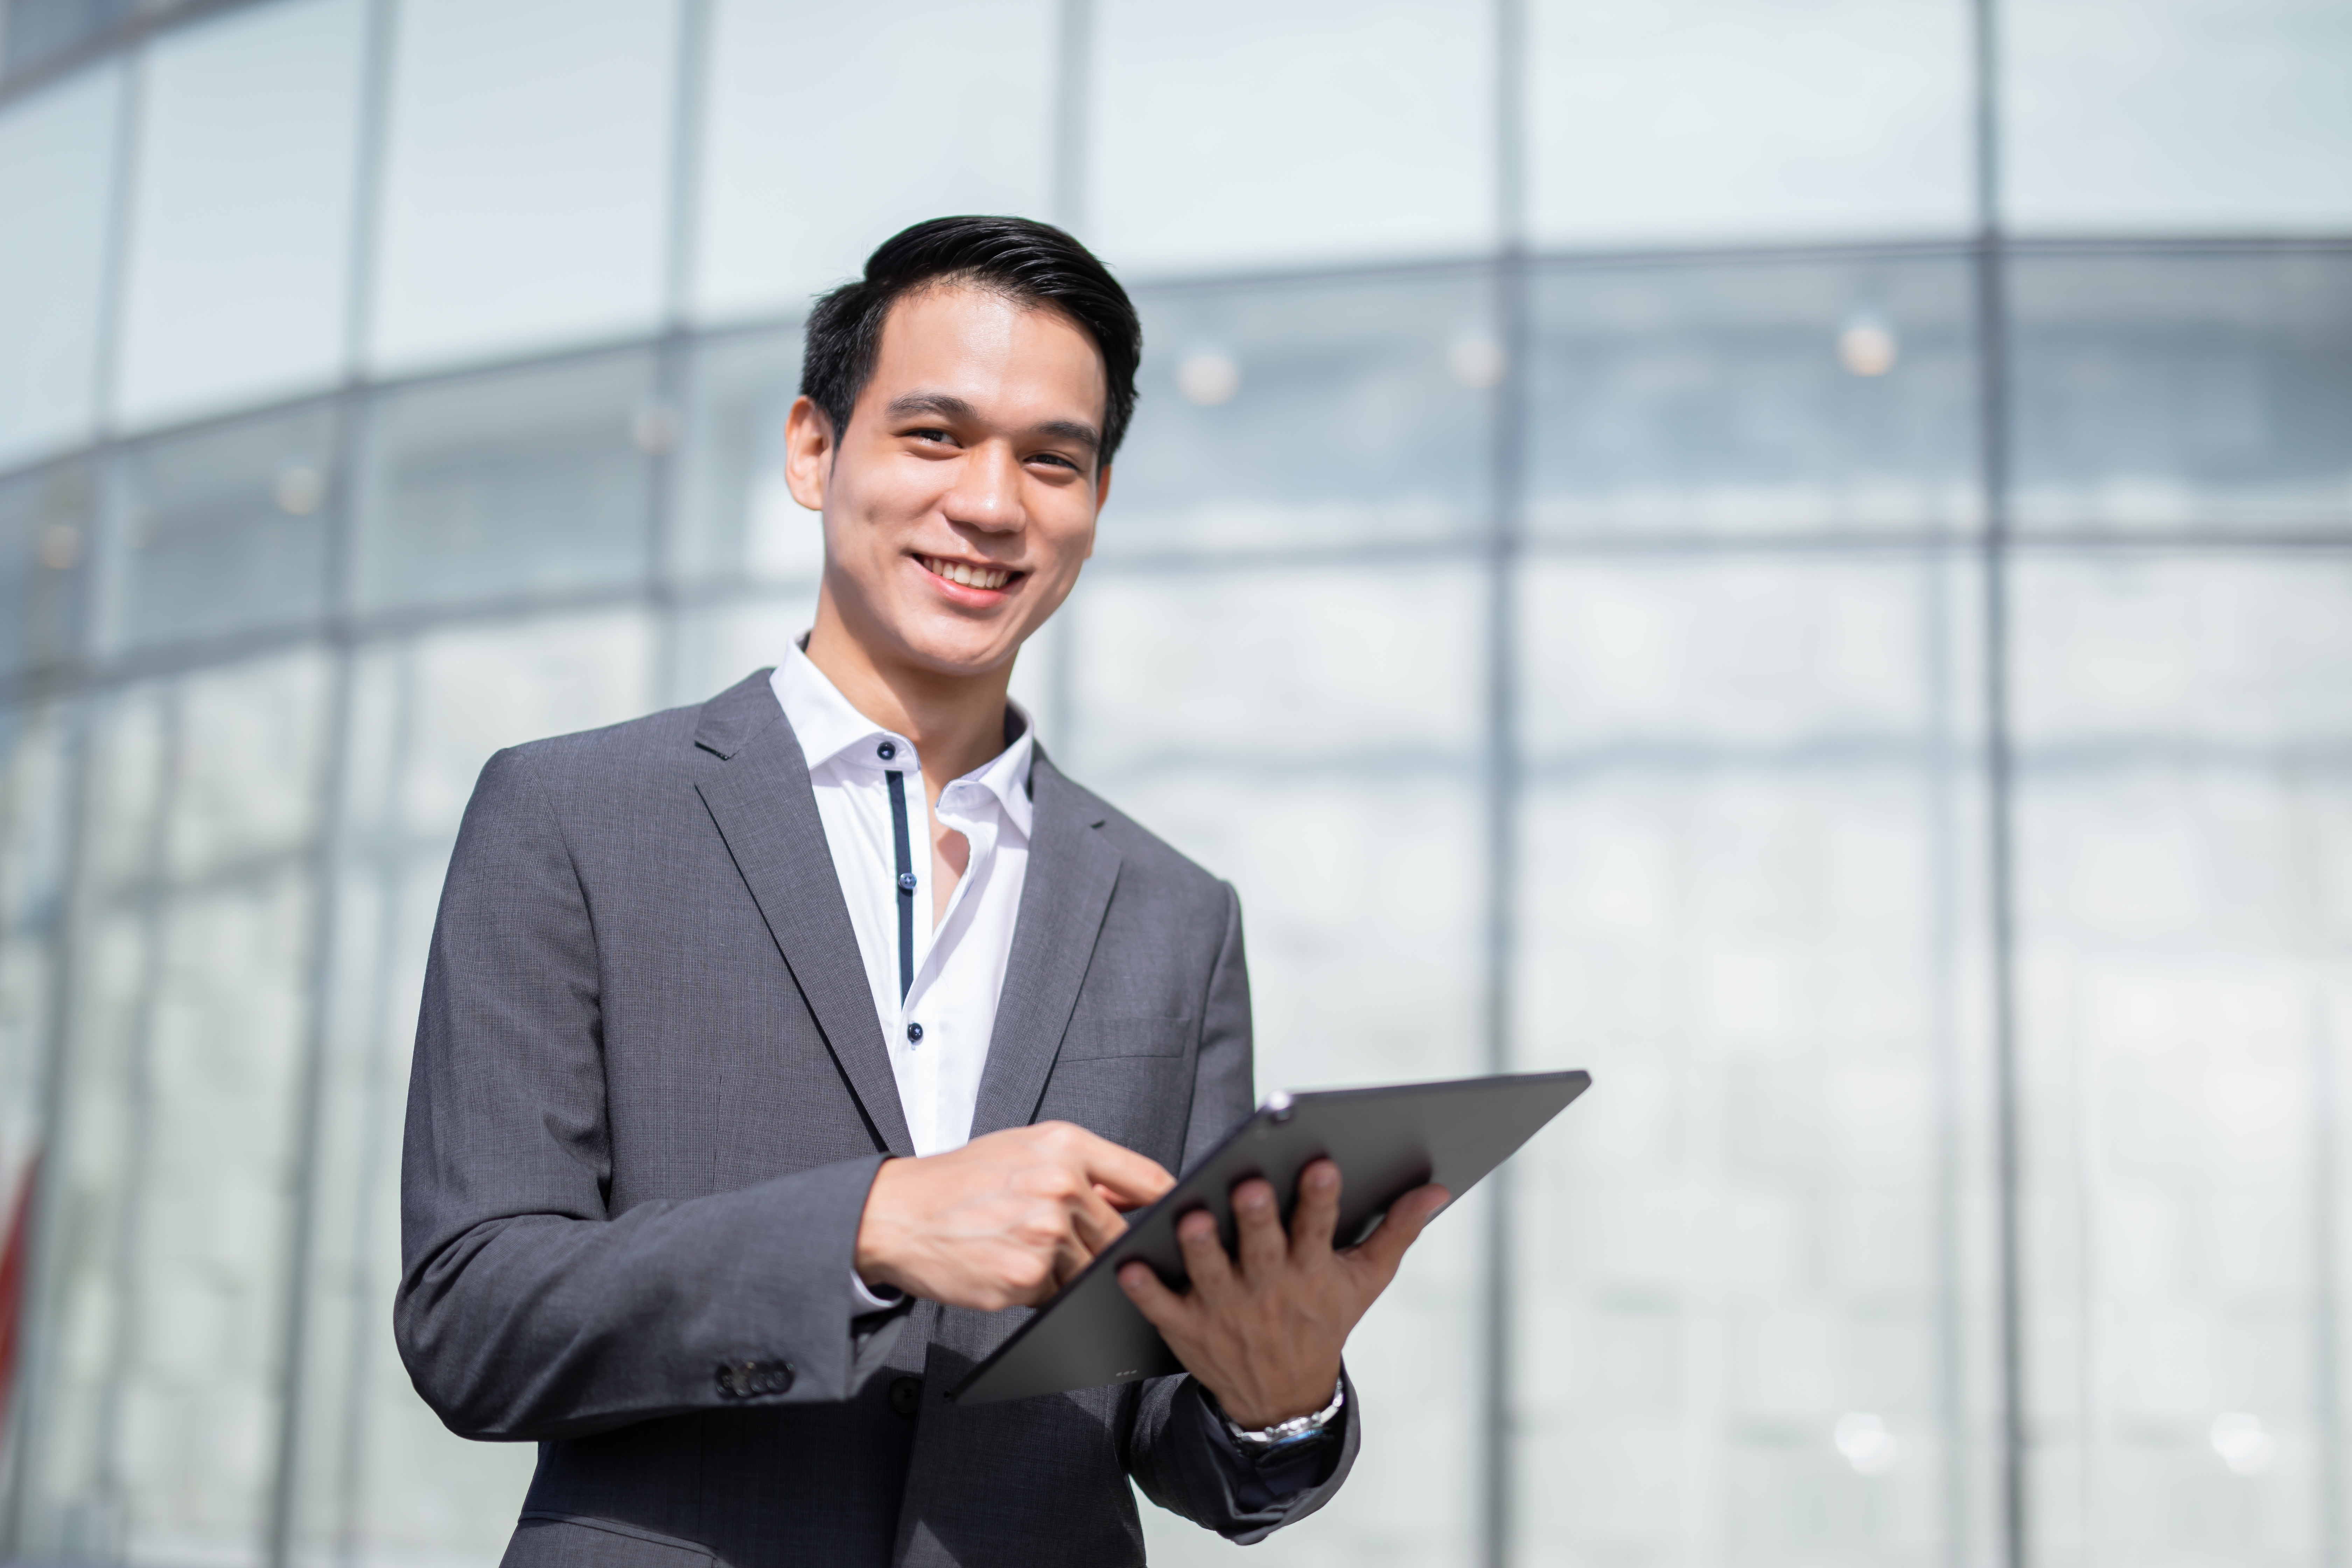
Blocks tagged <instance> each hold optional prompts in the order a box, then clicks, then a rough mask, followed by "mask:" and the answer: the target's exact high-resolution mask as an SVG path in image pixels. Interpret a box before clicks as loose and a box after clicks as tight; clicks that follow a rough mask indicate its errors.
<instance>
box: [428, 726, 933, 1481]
mask: <svg viewBox="0 0 2352 1568" xmlns="http://www.w3.org/2000/svg"><path fill="white" fill-rule="evenodd" d="M539 754H540V753H538V752H536V751H535V749H524V750H519V751H508V752H500V753H499V755H497V756H496V757H493V758H492V759H491V760H490V763H489V765H488V767H486V768H485V769H484V770H483V772H482V776H481V779H480V781H479V783H478V784H477V785H476V786H475V790H474V796H473V800H472V801H471V803H470V804H468V805H467V808H466V816H465V821H464V824H463V825H462V826H461V827H460V828H459V830H458V835H457V850H456V853H455V855H454V856H453V857H452V858H451V861H450V866H449V875H448V880H447V882H446V885H445V887H444V889H443V891H442V896H441V908H440V914H439V918H438V920H437V921H436V924H435V928H434V933H433V945H432V949H431V952H430V955H429V957H428V959H427V961H426V965H425V997H424V1004H423V1007H422V1009H421V1011H420V1013H419V1016H418V1019H417V1028H416V1055H415V1068H414V1069H413V1071H412V1073H411V1076H410V1079H409V1092H408V1126H407V1134H406V1139H405V1142H404V1146H403V1150H402V1157H401V1252H402V1258H401V1281H400V1287H399V1291H398V1295H397V1297H396V1299H395V1300H394V1315H393V1322H394V1335H395V1337H396V1339H397V1340H398V1342H399V1347H400V1353H401V1359H402V1361H403V1362H404V1363H405V1364H406V1366H407V1368H408V1373H409V1376H410V1378H411V1379H412V1380H414V1382H415V1385H416V1390H417V1392H418V1393H419V1394H422V1395H423V1396H424V1398H425V1403H426V1404H428V1405H431V1406H432V1407H433V1409H434V1411H435V1412H436V1414H437V1415H439V1416H440V1417H441V1419H442V1420H443V1421H444V1422H445V1423H446V1424H447V1426H449V1427H450V1429H451V1430H453V1431H455V1432H457V1433H458V1434H460V1435H461V1436H468V1437H484V1438H504V1439H516V1440H536V1439H541V1438H550V1437H562V1436H575V1435H579V1434H583V1433H588V1432H594V1431H599V1430H602V1429H604V1428H607V1427H612V1426H623V1425H625V1424H627V1423H630V1422H633V1421H639V1420H644V1419H646V1418H648V1417H651V1416H656V1415H673V1414H677V1413H679V1412H683V1411H688V1410H695V1409H701V1408H707V1407H710V1406H716V1405H743V1404H752V1405H758V1404H777V1403H801V1402H814V1401H824V1400H840V1399H845V1398H846V1397H848V1396H849V1395H850V1394H852V1393H854V1392H855V1391H856V1388H857V1386H858V1385H859V1384H861V1383H862V1382H863V1381H864V1378H865V1376H866V1374H867V1373H870V1372H871V1371H873V1369H874V1368H875V1367H876V1366H877V1365H879V1364H880V1363H881V1361H882V1359H883V1358H884V1357H885V1356H886V1355H887V1352H888V1350H889V1347H890V1342H891V1341H892V1340H894V1339H895V1338H896V1337H897V1334H898V1328H899V1325H900V1323H901V1322H902V1321H903V1313H898V1314H893V1315H887V1316H882V1315H876V1314H873V1313H872V1312H871V1310H870V1309H869V1308H868V1307H867V1306H866V1304H865V1303H864V1302H861V1301H859V1300H857V1299H856V1294H855V1287H854V1284H853V1279H854V1271H853V1259H854V1258H855V1254H856V1234H857V1224H858V1218H859V1215H861V1213H862V1212H863V1210H864V1208H865V1204H866V1189H867V1187H868V1186H869V1185H870V1184H872V1182H873V1179H874V1173H875V1171H876V1169H877V1167H878V1166H879V1164H880V1163H881V1156H880V1155H879V1153H877V1154H876V1155H875V1156H873V1157H872V1158H866V1159H857V1160H850V1161H845V1162H842V1163H837V1164H832V1165H824V1166H820V1167H818V1168H816V1169H814V1170H809V1171H803V1172H799V1173H794V1174H793V1175H789V1176H782V1177H778V1178H776V1179H774V1180H772V1181H768V1182H765V1183H762V1184H759V1185H757V1186H752V1187H746V1188H743V1189H741V1190H740V1191H736V1192H730V1193H720V1194H712V1195H710V1196H707V1197H699V1198H694V1199H691V1200H688V1201H685V1202H676V1203H666V1202H656V1203H646V1204H641V1205H636V1206H634V1207H632V1208H630V1209H629V1210H628V1211H627V1212H625V1213H624V1214H620V1215H614V1214H613V1213H612V1212H611V1211H610V1210H609V1208H608V1206H607V1198H608V1196H609V1193H610V1187H611V1175H612V1159H611V1148H610V1142H609V1136H608V1126H607V1121H606V1117H605V1100H604V1057H603V1039H602V1026H601V1016H600V1004H599V974H598V965H597V952H596V932H595V929H594V923H593V919H592V915H591V911H590V908H589V903H588V900H587V897H586V895H585V893H584V892H583V889H582V886H581V882H580V879H579V876H578V873H577V871H576V870H575V868H574V865H573V862H572V856H571V854H570V852H569V850H568V849H567V847H566V845H565V841H564V837H563V830H562V823H561V821H560V820H559V817H558V815H557V813H556V810H555V808H554V806H553V804H552V802H551V799H550V797H549V795H548V792H547V790H546V789H545V788H544V786H543V784H542V783H541V780H540V779H539V777H538V776H537V772H536V770H537V767H538V766H539V765H540V764H539V763H538V762H537V761H536V759H537V757H538V756H539ZM860 1314H865V1315H864V1316H863V1317H861V1316H860ZM746 1363H750V1364H749V1365H747V1364H746Z"/></svg>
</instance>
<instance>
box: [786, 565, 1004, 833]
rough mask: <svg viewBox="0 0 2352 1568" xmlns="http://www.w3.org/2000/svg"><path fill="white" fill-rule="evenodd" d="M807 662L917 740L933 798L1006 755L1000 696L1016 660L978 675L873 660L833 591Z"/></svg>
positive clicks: (822, 594) (821, 600)
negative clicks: (952, 780)
mask: <svg viewBox="0 0 2352 1568" xmlns="http://www.w3.org/2000/svg"><path fill="white" fill-rule="evenodd" d="M808 658H809V662H810V663H811V664H814V665H815V666H816V667H817V668H818V669H820V670H822V671H824V678H825V679H827V680H830V681H832V682H833V684H834V687H835V689H837V690H838V691H839V692H840V693H841V694H842V696H844V697H845V698H847V699H848V700H849V705H850V706H851V707H852V708H855V709H856V710H858V711H859V712H860V713H863V714H865V715H866V717H867V718H868V719H871V720H873V721H874V722H876V723H877V724H879V725H881V726H882V728H884V729H886V730H889V731H895V732H897V733H898V734H901V735H904V736H906V737H907V739H908V740H909V741H912V742H915V752H916V754H917V755H919V756H920V757H921V758H922V759H923V777H924V782H925V783H926V784H929V793H930V794H931V795H933V796H934V797H936V796H937V795H938V794H939V791H940V788H941V787H943V786H944V785H945V784H947V783H948V781H950V780H951V779H957V778H961V777H962V776H963V775H964V774H966V773H971V771H972V770H973V769H975V768H978V767H980V766H982V764H984V763H987V762H988V760H989V759H990V758H992V757H993V756H995V755H996V753H997V752H1001V751H1003V750H1004V702H1005V690H1006V689H1007V688H1008V687H1010V686H1011V685H1012V682H1013V661H1012V660H1011V659H1007V660H1006V661H1005V662H1004V665H1003V668H998V669H992V670H985V671H982V673H980V674H978V675H943V674H941V673H940V672H939V671H938V670H935V669H926V668H922V667H921V666H919V665H916V664H913V663H911V662H909V661H907V660H905V659H900V658H890V657H887V655H881V654H877V649H876V647H875V646H874V639H868V638H864V637H858V636H856V634H855V633H854V632H853V631H852V630H851V629H850V627H849V626H848V624H847V622H846V621H845V618H844V617H843V616H842V614H841V610H840V607H839V606H838V605H835V603H834V599H833V595H832V594H831V593H830V592H828V591H824V590H820V591H819V593H818V595H817V604H816V625H815V626H814V627H813V628H812V629H811V630H810V632H809V640H808Z"/></svg>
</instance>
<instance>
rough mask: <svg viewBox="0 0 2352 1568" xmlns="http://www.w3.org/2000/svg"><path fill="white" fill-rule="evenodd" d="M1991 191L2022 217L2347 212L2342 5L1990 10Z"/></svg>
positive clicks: (2188, 217) (2059, 225)
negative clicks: (1996, 72) (1997, 100)
mask: <svg viewBox="0 0 2352 1568" xmlns="http://www.w3.org/2000/svg"><path fill="white" fill-rule="evenodd" d="M2001 58H2002V65H2003V71H2002V80H2001V89H2000V90H2001V99H2002V110H2003V120H2004V125H2003V130H2002V142H2003V152H2002V156H2003V165H2004V166H2003V169H2002V184H2003V196H2004V199H2005V201H2006V202H2007V205H2008V208H2009V217H2010V219H2011V222H2012V223H2014V224H2016V225H2017V226H2019V227H2021V228H2023V229H2026V230H2028V231H2037V230H2038V231H2042V232H2053V231H2055V232H2074V233H2082V232H2084V231H2092V232H2099V231H2104V232H2106V233H2110V234H2113V233H2117V232H2122V233H2126V234H2129V233H2150V232H2153V233H2158V234H2180V233H2199V232H2207V233H2210V232H2214V231H2224V232H2227V231H2236V232H2239V233H2247V232H2252V233H2255V234H2275V233H2281V232H2285V233H2306V234H2307V233H2312V232H2315V231H2316V232H2320V233H2335V232H2341V231H2342V230H2343V229H2344V228H2345V227H2346V226H2347V225H2352V159H2347V158H2346V156H2345V149H2346V148H2347V146H2352V94H2347V92H2346V91H2345V90H2344V84H2345V83H2346V82H2347V80H2352V13H2347V12H2346V10H2345V8H2344V7H2343V6H2341V5H2336V4H2333V3H2332V0H2033V3H2032V4H2031V5H2015V6H2011V7H2010V8H2009V9H2008V10H2006V11H2005V12H2004V13H2003V15H2002V17H2001Z"/></svg>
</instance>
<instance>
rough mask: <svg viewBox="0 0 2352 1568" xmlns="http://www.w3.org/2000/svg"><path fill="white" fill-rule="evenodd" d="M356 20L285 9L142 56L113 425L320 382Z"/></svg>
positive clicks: (349, 141) (340, 269)
mask: <svg viewBox="0 0 2352 1568" xmlns="http://www.w3.org/2000/svg"><path fill="white" fill-rule="evenodd" d="M364 20H365V16H364V10H363V7H362V5H361V3H360V0H297V3H294V4H279V5H268V6H262V7H257V8H256V9H254V10H252V11H249V12H247V13H246V14H244V15H242V16H228V17H224V18H222V19H220V20H218V21H215V22H212V23H209V24H207V25H205V26H195V27H189V28H186V29H183V30H178V31H174V32H172V33H169V34H167V35H165V36H164V37H163V38H162V39H161V40H159V41H158V42H157V43H156V45H155V46H154V47H153V48H152V51H151V52H150V53H149V55H148V58H147V66H146V71H145V75H144V79H143V86H144V98H143V101H142V109H141V115H140V137H139V178H138V180H137V182H136V184H135V187H134V188H135V189H136V191H137V194H138V202H137V207H136V210H135V212H134V214H133V216H132V218H131V235H132V247H131V269H130V281H129V292H128V298H127V300H126V301H125V304H124V322H123V347H122V375H121V389H120V393H119V401H120V404H121V412H122V416H123V417H124V418H125V419H126V420H128V421H129V422H131V423H132V424H143V423H147V422H150V421H152V419H154V418H156V417H158V416H163V415H167V414H172V413H177V412H181V411H184V410H186V409H188V408H190V407H193V406H199V405H216V404H220V403H223V402H227V401H232V400H240V399H246V398H250V397H253V396H254V395H257V394H259V393H263V392H268V391H275V390H278V389H280V388H283V387H286V386H289V385H292V384H303V383H323V382H325V381H327V380H329V379H331V377H332V376H333V374H335V372H336V370H337V368H338V359H339V354H340V351H341V346H342V339H343V297H344V295H343V290H344V280H345V273H346V271H347V270H348V268H349V265H350V263H349V258H348V255H349V250H350V245H349V241H350V238H351V233H352V174H353V160H354V157H355V154H356V152H357V142H358V135H357V132H358V115H359V107H358V106H359V101H360V98H361V92H360V43H361V37H362V30H363V24H364Z"/></svg>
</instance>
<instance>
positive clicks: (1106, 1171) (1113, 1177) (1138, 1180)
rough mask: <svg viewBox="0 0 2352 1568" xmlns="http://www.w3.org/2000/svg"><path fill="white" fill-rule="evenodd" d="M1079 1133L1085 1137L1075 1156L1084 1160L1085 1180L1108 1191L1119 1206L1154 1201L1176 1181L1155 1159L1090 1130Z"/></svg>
mask: <svg viewBox="0 0 2352 1568" xmlns="http://www.w3.org/2000/svg"><path fill="white" fill-rule="evenodd" d="M1079 1136H1080V1137H1081V1138H1082V1139H1084V1140H1085V1142H1083V1143H1082V1144H1081V1145H1080V1148H1079V1155H1080V1158H1081V1159H1083V1160H1084V1161H1085V1162H1086V1168H1087V1180H1088V1181H1090V1182H1092V1183H1094V1184H1096V1185H1097V1186H1099V1187H1101V1188H1103V1189H1104V1190H1106V1191H1107V1192H1108V1193H1109V1194H1110V1201H1111V1202H1112V1203H1114V1204H1116V1205H1118V1206H1119V1207H1120V1208H1129V1209H1132V1208H1141V1207H1142V1206H1143V1205H1146V1204H1156V1203H1158V1202H1159V1201H1160V1199H1161V1198H1164V1197H1166V1196H1167V1195H1168V1189H1169V1188H1171V1187H1172V1186H1174V1185H1175V1184H1176V1178H1175V1177H1173V1176H1171V1175H1170V1174H1169V1173H1168V1172H1167V1170H1166V1168H1165V1167H1163V1166H1162V1165H1161V1164H1160V1162H1159V1161H1157V1160H1153V1159H1148V1158H1146V1157H1145V1156H1143V1155H1141V1154H1139V1153H1137V1152H1135V1151H1134V1150H1132V1149H1122V1148H1120V1147H1119V1146H1118V1144H1116V1143H1114V1142H1111V1141H1110V1140H1109V1139H1108V1138H1097V1137H1096V1136H1095V1135H1094V1134H1093V1133H1091V1132H1085V1131H1081V1132H1080V1134H1079Z"/></svg>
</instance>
